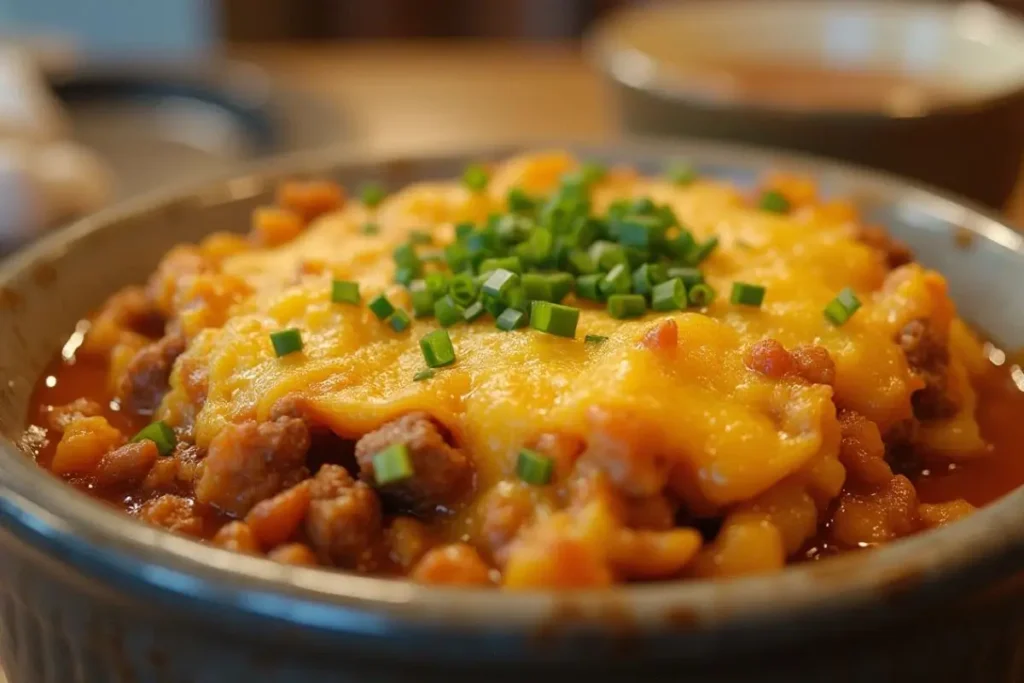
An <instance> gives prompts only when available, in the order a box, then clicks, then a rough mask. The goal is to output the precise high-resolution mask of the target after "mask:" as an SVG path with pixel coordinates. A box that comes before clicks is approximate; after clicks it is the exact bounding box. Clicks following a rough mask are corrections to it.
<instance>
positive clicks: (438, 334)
mask: <svg viewBox="0 0 1024 683" xmlns="http://www.w3.org/2000/svg"><path fill="white" fill-rule="evenodd" d="M420 351H422V352H423V359H424V360H425V361H427V365H428V366H429V367H432V368H440V367H444V366H445V365H451V364H452V363H454V362H455V347H453V346H452V339H451V337H449V336H448V330H434V331H433V332H430V333H429V334H426V335H424V336H423V337H422V338H421V339H420Z"/></svg>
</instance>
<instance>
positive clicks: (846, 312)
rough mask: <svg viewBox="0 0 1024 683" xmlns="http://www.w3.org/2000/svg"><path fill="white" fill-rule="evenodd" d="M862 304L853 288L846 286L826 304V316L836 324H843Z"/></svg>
mask: <svg viewBox="0 0 1024 683" xmlns="http://www.w3.org/2000/svg"><path fill="white" fill-rule="evenodd" d="M860 306H861V303H860V299H858V298H857V295H856V294H855V293H854V291H853V289H851V288H850V287H846V288H844V289H843V291H841V292H839V294H837V295H836V297H835V298H834V299H832V301H830V302H828V304H827V305H826V306H825V317H826V318H828V319H829V321H830V322H832V323H833V324H834V325H842V324H843V323H845V322H846V321H847V320H849V319H850V317H851V316H853V314H854V313H856V312H857V309H859V308H860Z"/></svg>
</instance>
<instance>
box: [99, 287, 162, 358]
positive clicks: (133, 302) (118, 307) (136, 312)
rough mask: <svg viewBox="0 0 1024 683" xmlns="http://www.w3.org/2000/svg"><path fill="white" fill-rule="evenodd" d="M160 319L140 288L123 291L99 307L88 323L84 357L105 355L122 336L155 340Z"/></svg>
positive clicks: (159, 327)
mask: <svg viewBox="0 0 1024 683" xmlns="http://www.w3.org/2000/svg"><path fill="white" fill-rule="evenodd" d="M163 325H164V319H163V316H162V315H160V312H159V311H158V310H157V309H156V307H155V306H154V305H153V304H152V302H151V301H150V300H149V298H148V297H147V296H146V292H145V290H143V289H142V288H141V287H125V288H124V289H122V290H121V291H119V292H117V293H116V294H114V295H113V296H111V297H110V298H109V299H107V301H106V303H104V304H103V308H102V309H101V310H100V312H99V314H98V315H97V316H96V318H95V319H94V320H93V321H92V325H91V326H90V328H89V332H88V334H86V337H85V342H84V343H83V344H82V348H81V350H82V352H84V353H108V352H109V351H110V350H111V349H112V348H114V346H116V345H117V343H118V342H119V341H120V340H121V339H122V338H123V337H124V336H125V335H126V334H129V333H130V334H131V335H142V336H143V337H157V336H159V335H160V334H161V332H162V331H163Z"/></svg>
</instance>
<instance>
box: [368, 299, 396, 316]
mask: <svg viewBox="0 0 1024 683" xmlns="http://www.w3.org/2000/svg"><path fill="white" fill-rule="evenodd" d="M367 306H368V308H369V309H370V310H371V311H372V312H373V314H374V315H375V316H377V320H387V319H388V318H390V317H391V314H392V313H394V312H395V307H394V306H392V305H391V302H390V301H388V298H387V297H386V296H384V295H383V294H378V295H377V296H375V297H373V298H372V299H371V300H370V303H369V304H367Z"/></svg>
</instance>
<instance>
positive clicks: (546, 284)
mask: <svg viewBox="0 0 1024 683" xmlns="http://www.w3.org/2000/svg"><path fill="white" fill-rule="evenodd" d="M523 293H524V294H526V298H527V299H531V300H538V301H554V299H555V293H554V289H553V288H552V287H551V281H550V280H549V279H548V277H547V276H546V275H541V274H540V273H527V274H526V275H524V276H523Z"/></svg>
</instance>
